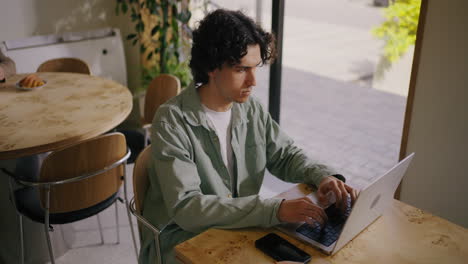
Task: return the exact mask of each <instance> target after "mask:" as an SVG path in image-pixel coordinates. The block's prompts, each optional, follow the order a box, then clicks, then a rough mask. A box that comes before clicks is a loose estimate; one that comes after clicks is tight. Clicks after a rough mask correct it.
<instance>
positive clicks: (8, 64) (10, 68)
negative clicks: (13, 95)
mask: <svg viewBox="0 0 468 264" xmlns="http://www.w3.org/2000/svg"><path fill="white" fill-rule="evenodd" d="M15 73H16V65H15V62H14V61H12V60H11V59H10V58H8V57H7V56H5V55H4V54H3V53H2V51H1V50H0V82H5V80H6V78H8V77H10V76H11V75H13V74H15Z"/></svg>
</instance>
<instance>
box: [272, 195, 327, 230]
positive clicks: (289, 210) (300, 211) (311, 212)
mask: <svg viewBox="0 0 468 264" xmlns="http://www.w3.org/2000/svg"><path fill="white" fill-rule="evenodd" d="M278 220H280V221H281V222H287V223H298V222H307V223H308V224H311V225H313V224H314V222H319V223H320V224H323V223H325V221H327V220H328V219H327V215H326V214H325V211H323V209H322V208H321V207H320V206H318V205H316V204H314V203H313V202H312V201H311V200H310V199H309V198H307V197H303V198H299V199H295V200H284V201H283V202H282V203H281V205H280V207H279V209H278Z"/></svg>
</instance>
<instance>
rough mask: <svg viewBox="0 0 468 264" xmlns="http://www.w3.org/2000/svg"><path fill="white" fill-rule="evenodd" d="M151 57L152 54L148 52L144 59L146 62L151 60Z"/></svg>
mask: <svg viewBox="0 0 468 264" xmlns="http://www.w3.org/2000/svg"><path fill="white" fill-rule="evenodd" d="M152 57H153V52H150V53H148V55H147V56H146V59H147V60H151V58H152Z"/></svg>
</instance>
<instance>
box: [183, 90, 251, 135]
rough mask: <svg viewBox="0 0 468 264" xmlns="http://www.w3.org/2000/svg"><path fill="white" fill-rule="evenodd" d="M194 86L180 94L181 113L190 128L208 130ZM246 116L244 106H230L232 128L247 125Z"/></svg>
mask: <svg viewBox="0 0 468 264" xmlns="http://www.w3.org/2000/svg"><path fill="white" fill-rule="evenodd" d="M196 89H197V88H196V87H195V85H190V86H189V87H187V88H186V89H185V90H184V91H183V92H182V94H181V97H182V112H183V115H184V117H185V120H187V122H188V123H189V124H190V125H192V126H203V127H205V128H206V129H208V130H211V129H210V126H209V122H208V119H207V116H206V113H205V111H204V110H203V107H202V103H201V100H200V96H199V95H198V92H197V90H196ZM247 122H248V119H247V114H246V113H245V109H244V106H243V105H242V104H239V103H234V104H233V105H232V124H231V125H232V127H233V128H234V127H236V126H238V125H240V124H242V123H247Z"/></svg>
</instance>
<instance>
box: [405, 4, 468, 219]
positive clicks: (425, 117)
mask: <svg viewBox="0 0 468 264" xmlns="http://www.w3.org/2000/svg"><path fill="white" fill-rule="evenodd" d="M467 11H468V1H466V0H449V1H439V0H430V1H429V4H428V12H427V17H426V25H425V30H424V38H423V43H422V49H421V60H420V64H419V71H418V74H417V82H416V89H415V97H414V105H413V111H412V118H411V124H410V129H409V137H408V146H407V151H406V153H411V152H413V151H414V152H416V156H415V160H414V162H413V164H412V167H411V168H410V171H409V172H408V174H407V175H406V176H405V178H404V179H403V183H402V191H401V200H403V201H404V202H407V203H409V204H412V205H414V206H416V207H419V208H422V209H425V210H427V211H429V212H432V213H433V214H436V215H439V216H441V217H444V218H446V219H448V220H450V221H452V222H455V223H457V224H460V225H462V226H464V227H468V50H467V49H468V31H467V28H468V16H467V15H466V12H467Z"/></svg>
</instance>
